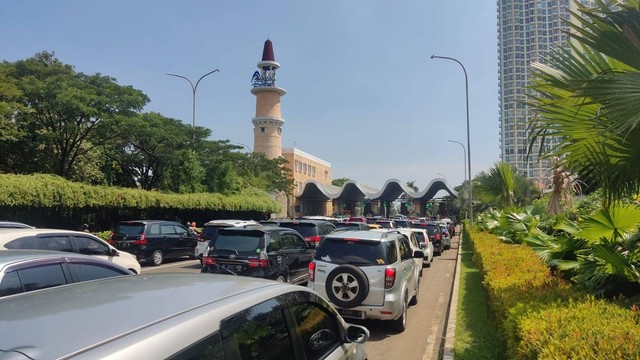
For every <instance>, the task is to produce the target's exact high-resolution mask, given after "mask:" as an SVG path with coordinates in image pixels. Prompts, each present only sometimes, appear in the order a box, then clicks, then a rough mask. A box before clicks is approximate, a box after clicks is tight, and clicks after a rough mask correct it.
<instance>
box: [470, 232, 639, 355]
mask: <svg viewBox="0 0 640 360" xmlns="http://www.w3.org/2000/svg"><path fill="white" fill-rule="evenodd" d="M464 236H467V237H468V238H469V239H470V240H471V242H472V243H473V248H474V249H475V254H474V261H475V262H476V263H477V265H478V267H479V268H480V269H481V271H482V272H483V284H484V286H485V288H486V289H487V293H488V294H489V303H490V307H491V311H492V312H493V313H494V315H495V317H496V320H497V321H496V322H497V324H498V326H499V328H500V334H501V336H502V338H503V339H504V341H505V344H506V347H507V351H508V356H509V358H511V359H637V358H640V349H639V348H638V346H636V345H635V343H634V340H633V339H637V338H638V335H640V327H639V326H638V316H637V314H636V313H635V312H632V311H630V310H628V309H624V308H622V307H620V306H618V305H617V304H614V303H610V302H606V301H596V300H594V299H593V298H590V297H588V296H587V295H586V294H584V293H582V292H579V291H578V290H576V289H574V288H572V287H571V286H570V284H568V283H566V282H564V281H562V280H560V279H558V278H556V277H554V276H552V275H551V274H550V272H549V270H548V269H547V267H546V265H545V264H544V263H543V261H542V260H541V259H540V258H539V257H538V255H537V254H536V253H535V252H534V251H533V250H532V249H530V248H529V247H527V246H522V245H511V244H505V243H503V242H502V241H500V239H499V238H498V237H497V236H495V235H492V234H489V233H485V232H477V231H468V227H465V231H464ZM604 318H606V319H604ZM603 342H608V344H607V345H606V346H605V345H604V344H603Z"/></svg>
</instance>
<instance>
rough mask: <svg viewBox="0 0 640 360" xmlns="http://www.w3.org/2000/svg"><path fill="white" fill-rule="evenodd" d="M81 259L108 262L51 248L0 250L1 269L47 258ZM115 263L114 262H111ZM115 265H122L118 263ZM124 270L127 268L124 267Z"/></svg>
mask: <svg viewBox="0 0 640 360" xmlns="http://www.w3.org/2000/svg"><path fill="white" fill-rule="evenodd" d="M60 258H68V259H79V260H87V261H91V262H106V261H105V260H102V259H100V258H97V257H95V256H89V255H82V254H77V253H71V252H66V251H50V250H0V270H2V269H4V268H5V267H6V266H10V265H15V264H19V263H23V262H27V261H34V260H45V259H60ZM110 263H111V262H110ZM111 264H113V263H111ZM114 265H115V266H118V267H121V266H119V265H117V264H114ZM122 270H126V269H125V268H122Z"/></svg>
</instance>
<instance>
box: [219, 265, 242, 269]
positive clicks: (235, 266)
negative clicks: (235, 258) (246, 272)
mask: <svg viewBox="0 0 640 360" xmlns="http://www.w3.org/2000/svg"><path fill="white" fill-rule="evenodd" d="M222 267H223V268H225V269H227V270H231V271H242V265H230V264H224V265H222Z"/></svg>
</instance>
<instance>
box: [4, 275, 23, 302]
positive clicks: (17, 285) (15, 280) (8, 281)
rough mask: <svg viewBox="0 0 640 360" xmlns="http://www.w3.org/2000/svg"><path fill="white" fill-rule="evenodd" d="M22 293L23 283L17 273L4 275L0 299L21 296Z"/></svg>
mask: <svg viewBox="0 0 640 360" xmlns="http://www.w3.org/2000/svg"><path fill="white" fill-rule="evenodd" d="M21 292H22V283H21V282H20V278H19V277H18V272H17V271H12V272H10V273H6V274H4V276H3V277H2V282H1V283H0V297H2V296H9V295H13V294H19V293H21Z"/></svg>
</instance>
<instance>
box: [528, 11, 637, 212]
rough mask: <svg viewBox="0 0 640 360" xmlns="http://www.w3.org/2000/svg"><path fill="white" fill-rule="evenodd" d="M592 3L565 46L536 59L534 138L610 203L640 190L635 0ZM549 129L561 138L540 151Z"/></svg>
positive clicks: (579, 15) (578, 15)
mask: <svg viewBox="0 0 640 360" xmlns="http://www.w3.org/2000/svg"><path fill="white" fill-rule="evenodd" d="M596 3H597V7H596V8H594V9H588V8H585V7H583V6H580V5H579V12H578V13H574V14H573V16H572V17H573V20H572V21H571V22H569V23H568V24H569V25H570V26H571V27H572V32H571V33H570V36H571V37H572V38H573V40H574V41H573V42H572V43H571V44H570V45H569V46H570V48H568V49H555V50H554V51H552V52H551V53H550V54H548V64H549V65H543V64H533V72H532V75H533V80H534V85H533V89H534V90H535V94H534V96H533V98H532V100H531V101H530V103H531V105H533V108H534V109H535V112H536V115H537V116H536V117H535V118H534V120H533V121H532V122H531V124H530V126H531V129H532V134H533V136H532V139H531V144H534V142H536V140H542V141H541V143H542V144H543V146H541V147H540V152H541V153H543V154H546V156H549V157H558V158H559V159H562V161H564V163H565V165H566V168H567V170H568V171H570V172H572V173H576V174H578V176H580V178H581V179H583V180H584V181H586V182H587V186H589V185H592V184H594V183H596V184H599V185H600V186H601V187H602V190H603V193H604V195H605V196H604V197H603V199H604V202H605V205H608V204H611V203H612V202H614V201H615V200H617V199H621V198H624V197H625V196H627V195H629V194H634V193H637V192H638V191H639V190H640V142H639V141H638V139H639V138H640V127H639V126H638V123H640V101H639V100H640V2H639V1H638V0H627V1H620V2H615V6H613V5H609V4H608V3H609V2H607V3H605V2H603V1H601V0H597V1H596ZM551 136H553V137H556V138H558V139H561V141H560V144H559V146H557V147H555V148H552V149H550V150H548V151H546V152H544V151H545V150H546V148H547V146H546V145H547V144H546V143H545V142H546V139H547V138H548V137H551ZM532 146H533V145H532Z"/></svg>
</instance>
